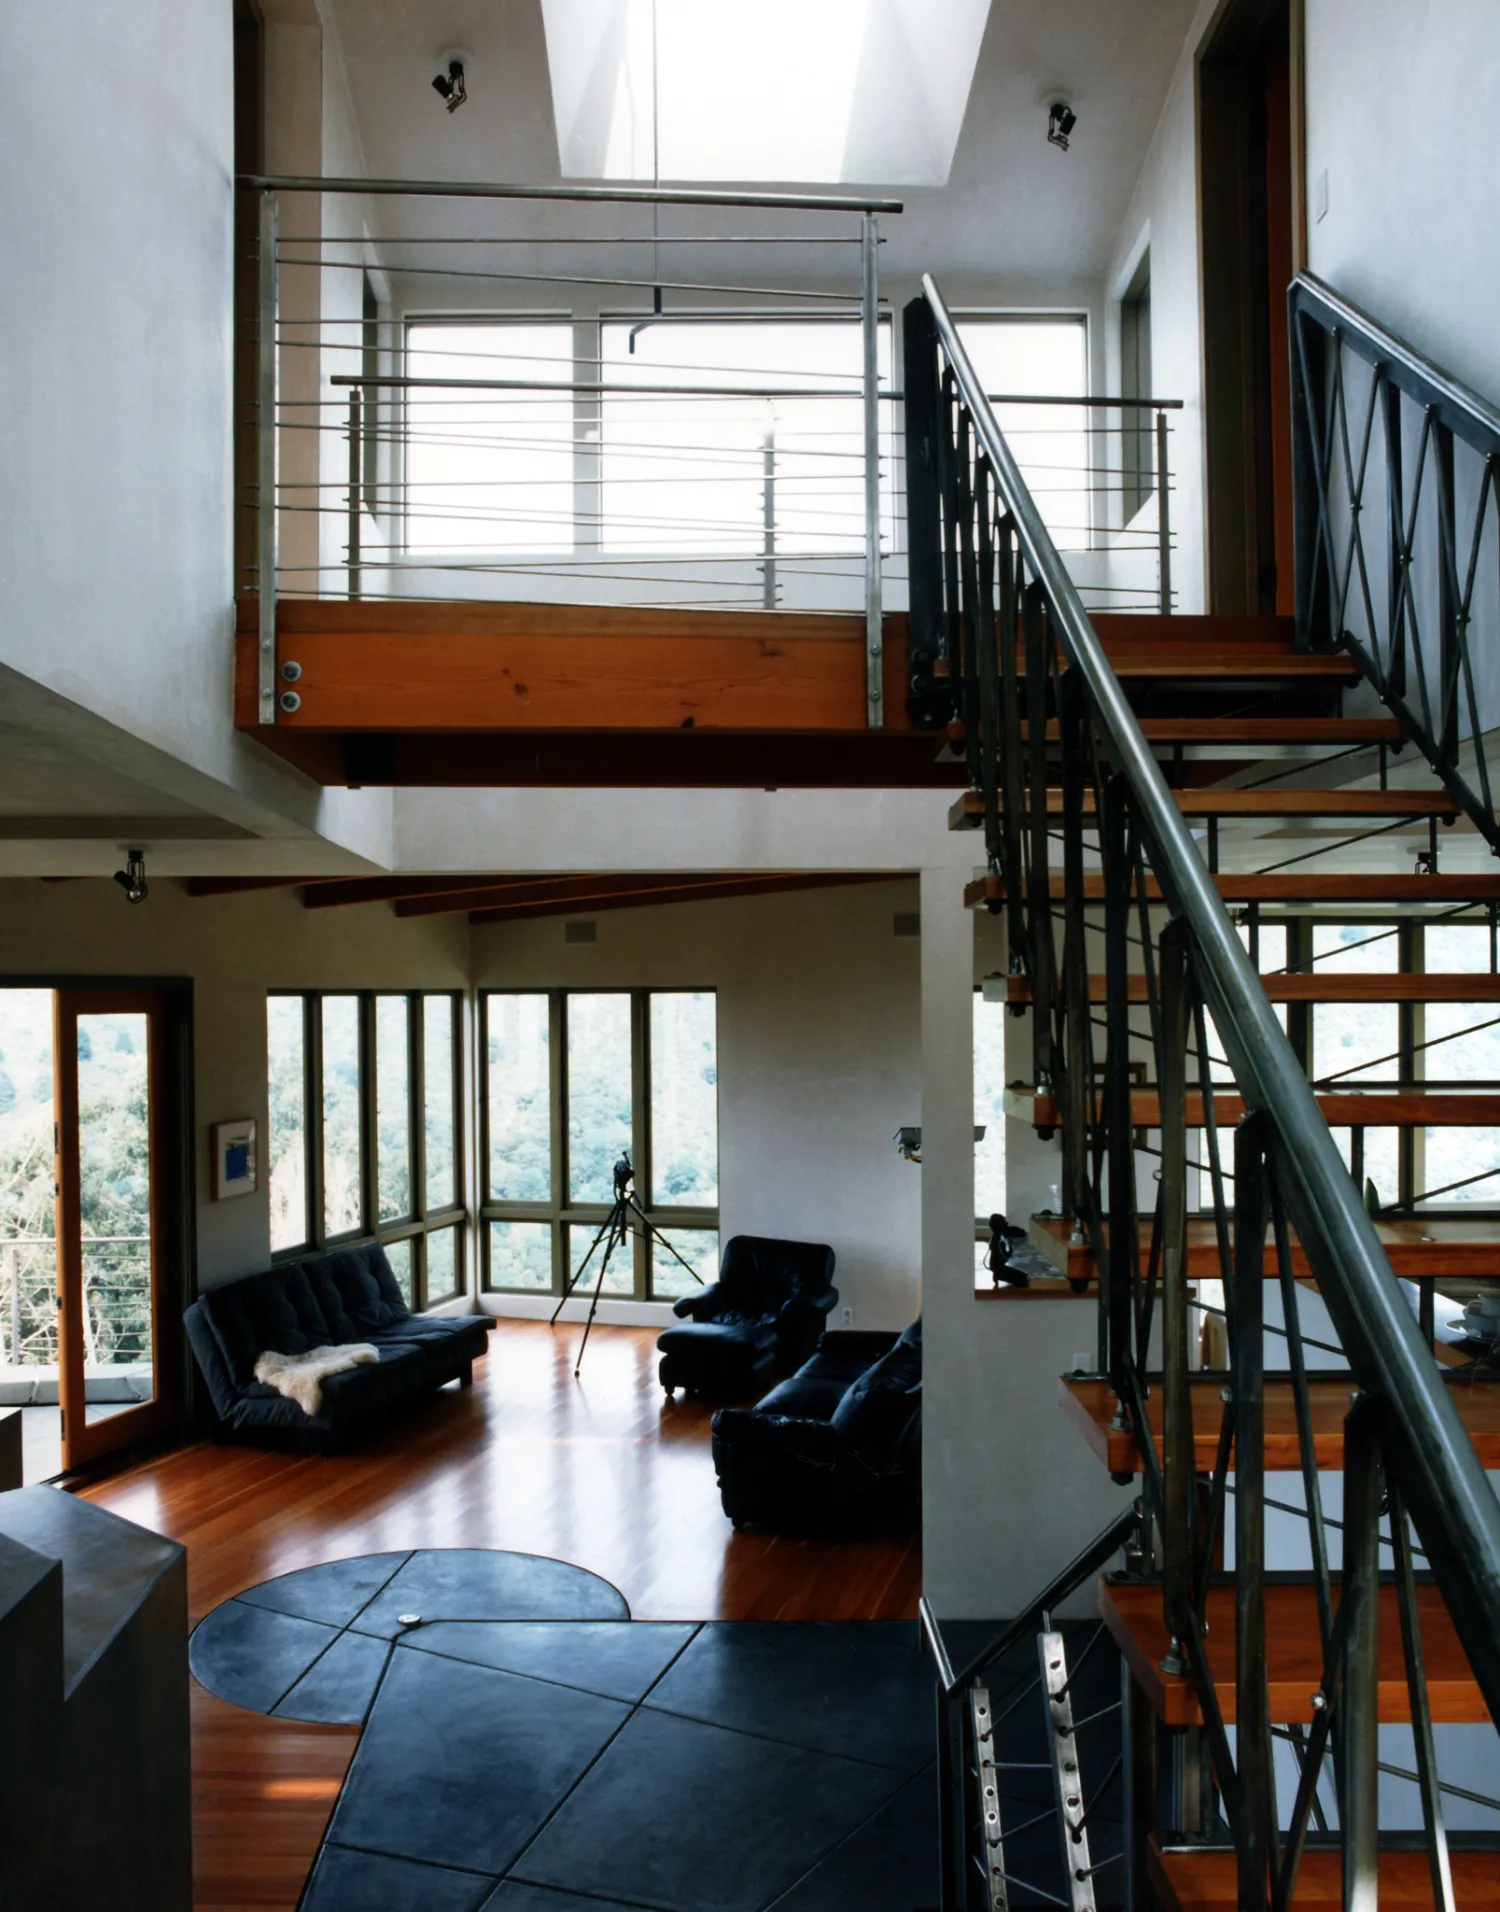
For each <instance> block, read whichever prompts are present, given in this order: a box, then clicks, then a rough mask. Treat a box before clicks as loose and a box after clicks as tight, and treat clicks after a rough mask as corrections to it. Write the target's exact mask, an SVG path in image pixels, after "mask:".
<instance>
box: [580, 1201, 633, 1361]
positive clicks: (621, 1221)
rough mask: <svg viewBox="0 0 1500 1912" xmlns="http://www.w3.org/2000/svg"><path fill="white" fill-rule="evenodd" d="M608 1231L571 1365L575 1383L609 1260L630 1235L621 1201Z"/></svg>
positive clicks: (596, 1311) (597, 1308)
mask: <svg viewBox="0 0 1500 1912" xmlns="http://www.w3.org/2000/svg"><path fill="white" fill-rule="evenodd" d="M609 1230H610V1235H609V1240H608V1241H607V1242H606V1243H605V1244H604V1259H603V1260H602V1261H601V1262H600V1264H599V1279H598V1280H597V1281H596V1282H595V1283H594V1298H593V1300H592V1301H591V1302H590V1303H589V1317H588V1320H587V1321H585V1322H584V1324H583V1339H582V1340H581V1341H580V1342H579V1344H578V1359H577V1360H576V1361H575V1362H574V1363H573V1379H574V1380H575V1381H576V1380H577V1379H578V1375H579V1370H580V1369H581V1368H582V1367H583V1353H584V1349H585V1348H587V1346H588V1344H589V1334H590V1331H591V1330H592V1328H593V1325H594V1316H595V1315H596V1314H598V1312H599V1297H600V1296H601V1295H602V1294H603V1293H604V1277H605V1275H606V1274H607V1273H608V1271H609V1258H610V1256H611V1255H612V1254H613V1253H614V1252H615V1250H616V1248H618V1247H619V1246H620V1244H621V1243H622V1242H623V1241H624V1240H625V1238H626V1236H627V1235H628V1234H629V1233H630V1231H629V1229H628V1228H627V1227H626V1226H625V1203H624V1201H623V1200H621V1201H618V1202H616V1203H615V1206H614V1210H613V1212H612V1213H611V1215H610V1218H609Z"/></svg>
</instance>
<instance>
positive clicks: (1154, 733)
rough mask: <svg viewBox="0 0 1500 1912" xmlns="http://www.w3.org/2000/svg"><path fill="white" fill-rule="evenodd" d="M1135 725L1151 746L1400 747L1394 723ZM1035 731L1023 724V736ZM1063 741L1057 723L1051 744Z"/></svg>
mask: <svg viewBox="0 0 1500 1912" xmlns="http://www.w3.org/2000/svg"><path fill="white" fill-rule="evenodd" d="M1136 722H1137V723H1138V724H1139V725H1140V727H1141V733H1142V735H1143V736H1144V737H1145V739H1146V741H1147V743H1149V744H1199V743H1215V744H1282V743H1284V744H1336V745H1342V746H1345V747H1347V746H1349V745H1351V744H1400V743H1402V742H1403V741H1404V740H1403V737H1402V731H1401V725H1400V723H1399V722H1398V721H1397V720H1396V718H1394V717H1138V718H1137V719H1136ZM1030 734H1031V728H1030V725H1029V724H1028V723H1027V721H1026V720H1025V719H1024V718H1023V719H1022V720H1021V735H1022V736H1023V737H1029V736H1030ZM947 735H948V741H949V742H950V743H953V744H962V743H964V742H965V741H966V740H967V737H968V731H967V729H966V728H965V726H964V722H963V720H962V718H955V719H954V720H953V722H952V723H950V724H949V725H948V730H947ZM1061 735H1062V732H1061V731H1060V730H1059V728H1058V725H1057V722H1056V720H1055V719H1053V720H1052V721H1051V722H1049V723H1048V725H1047V741H1048V742H1049V743H1056V742H1057V741H1058V740H1059V739H1060V737H1061Z"/></svg>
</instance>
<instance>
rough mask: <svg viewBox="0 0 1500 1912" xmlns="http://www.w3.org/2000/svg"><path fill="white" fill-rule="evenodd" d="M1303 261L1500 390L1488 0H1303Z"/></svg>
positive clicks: (1499, 146)
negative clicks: (1323, 185)
mask: <svg viewBox="0 0 1500 1912" xmlns="http://www.w3.org/2000/svg"><path fill="white" fill-rule="evenodd" d="M1306 7H1307V88H1306V90H1307V178H1308V191H1309V199H1310V200H1312V199H1313V198H1314V188H1315V185H1316V182H1317V180H1318V177H1319V175H1320V174H1322V173H1326V174H1327V176H1328V213H1327V217H1326V218H1323V219H1319V218H1317V216H1316V213H1315V210H1314V207H1313V206H1312V205H1311V204H1310V205H1309V227H1308V235H1309V237H1308V255H1309V256H1308V263H1309V265H1310V266H1311V268H1312V270H1313V271H1314V272H1315V273H1317V274H1318V276H1319V277H1320V278H1322V279H1325V280H1327V281H1328V283H1329V284H1330V285H1332V286H1333V287H1334V288H1335V289H1336V290H1337V291H1339V292H1341V293H1343V294H1344V295H1345V296H1346V297H1347V298H1350V299H1352V300H1353V301H1354V302H1355V304H1357V305H1362V306H1364V307H1365V309H1366V310H1367V311H1368V312H1370V313H1371V315H1372V316H1373V317H1374V318H1376V319H1378V320H1380V321H1381V323H1382V324H1384V325H1386V326H1388V327H1389V328H1390V329H1391V330H1393V331H1395V332H1398V333H1400V334H1402V335H1403V336H1404V337H1405V338H1407V339H1408V340H1409V341H1410V343H1411V344H1412V345H1414V346H1416V347H1417V349H1418V350H1419V351H1422V352H1425V353H1426V354H1427V355H1428V356H1429V357H1430V358H1433V359H1436V360H1437V362H1438V363H1439V364H1440V365H1442V366H1444V367H1445V368H1446V369H1447V370H1449V371H1450V372H1453V373H1455V374H1456V375H1457V376H1458V377H1459V378H1461V379H1463V380H1465V381H1466V382H1467V383H1468V384H1470V385H1472V386H1474V387H1475V389H1476V390H1478V391H1479V392H1481V393H1482V394H1483V395H1484V396H1485V397H1486V398H1488V399H1490V400H1491V401H1493V402H1497V403H1500V330H1497V328H1496V326H1495V322H1494V313H1495V308H1496V304H1497V301H1500V229H1497V226H1496V220H1495V179H1496V176H1497V173H1500V13H1497V12H1496V9H1495V6H1494V0H1306Z"/></svg>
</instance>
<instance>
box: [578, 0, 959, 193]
mask: <svg viewBox="0 0 1500 1912" xmlns="http://www.w3.org/2000/svg"><path fill="white" fill-rule="evenodd" d="M988 12H989V0H756V3H755V5H754V7H753V8H744V7H735V6H731V5H729V4H728V0H542V13H543V18H544V21H545V24H546V31H547V61H548V65H549V67H550V68H551V74H552V105H553V112H554V114H555V116H556V120H557V148H558V156H559V159H560V162H561V165H562V172H563V177H564V178H566V179H635V180H652V179H661V180H670V181H675V182H679V183H680V182H685V181H698V182H702V181H711V180H716V181H733V182H735V183H743V184H749V183H752V182H753V183H758V184H765V183H770V182H773V181H788V182H791V181H798V182H806V183H807V184H818V185H837V184H841V183H845V182H850V183H855V182H857V183H862V184H866V185H892V186H897V185H900V186H941V185H944V184H946V182H947V178H948V172H949V168H950V167H951V165H952V163H953V152H954V148H955V147H956V146H957V144H958V135H959V129H960V127H961V126H962V124H963V117H964V109H965V107H966V105H967V104H968V98H969V88H970V85H971V83H972V81H973V78H974V68H975V64H976V62H977V61H978V58H979V43H980V40H981V38H982V37H983V33H984V23H985V17H986V15H987V14H988Z"/></svg>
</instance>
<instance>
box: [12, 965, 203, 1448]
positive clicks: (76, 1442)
mask: <svg viewBox="0 0 1500 1912" xmlns="http://www.w3.org/2000/svg"><path fill="white" fill-rule="evenodd" d="M48 987H52V990H54V1117H55V1164H57V1166H55V1185H57V1197H55V1239H57V1298H59V1323H57V1398H59V1407H61V1413H63V1467H65V1470H67V1472H75V1470H76V1468H80V1467H88V1465H92V1463H96V1461H99V1459H103V1457H105V1455H111V1453H115V1451H117V1449H120V1447H132V1445H136V1444H139V1442H145V1440H149V1438H153V1436H159V1434H161V1432H162V1430H166V1428H170V1426H174V1424H176V1423H178V1421H180V1419H182V1413H183V1377H182V1336H180V1333H178V1317H180V1314H182V1306H183V1300H185V1296H183V1291H185V1287H187V1281H189V1277H191V1247H189V1243H191V1235H189V1233H187V1226H189V1218H191V1212H193V1199H191V1189H193V1178H191V1172H189V1174H187V1176H185V1178H183V1172H182V1168H183V1164H182V1161H180V1147H178V1143H180V1138H182V1132H183V1130H185V1132H187V1134H191V1111H189V1109H187V1107H182V1109H180V1107H178V1103H180V1101H182V1086H183V1084H182V1080H180V1076H182V1061H183V1046H182V1042H180V1040H174V1038H176V1036H178V1031H174V1027H172V1025H174V1019H178V1017H180V1015H182V1010H180V1002H178V1004H174V994H178V998H180V996H182V992H172V990H168V989H162V987H159V985H147V983H113V981H111V983H97V981H94V979H86V981H78V983H50V985H48ZM174 1010H176V1017H174ZM99 1013H145V1017H147V1111H149V1141H147V1145H149V1161H151V1195H149V1205H151V1373H153V1398H151V1400H149V1401H141V1403H139V1405H138V1407H126V1409H122V1411H120V1413H118V1415H111V1417H109V1419H107V1421H101V1423H96V1424H92V1426H90V1423H88V1411H86V1382H84V1335H82V1319H84V1315H82V1310H84V1296H82V1233H80V1229H82V1216H80V1203H82V1168H80V1134H78V1059H76V1055H78V1050H76V1042H78V1038H76V1029H78V1015H99ZM189 1015H191V1011H189ZM182 1117H185V1119H187V1120H185V1122H183V1120H182ZM174 1212H176V1218H178V1220H180V1222H182V1224H183V1226H174ZM180 1237H183V1239H180ZM183 1249H187V1254H183Z"/></svg>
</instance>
